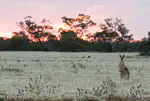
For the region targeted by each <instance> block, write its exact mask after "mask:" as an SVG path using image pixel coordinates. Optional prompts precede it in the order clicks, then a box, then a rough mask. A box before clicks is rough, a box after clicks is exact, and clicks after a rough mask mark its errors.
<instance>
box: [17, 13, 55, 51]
mask: <svg viewBox="0 0 150 101" xmlns="http://www.w3.org/2000/svg"><path fill="white" fill-rule="evenodd" d="M17 25H18V26H19V27H20V28H21V29H22V33H20V34H23V36H27V37H28V38H29V39H30V41H31V42H39V43H40V45H41V47H42V48H43V49H44V46H43V44H42V42H43V41H48V40H51V39H56V36H55V35H53V34H52V33H51V32H52V30H53V27H52V26H51V25H50V22H49V20H46V19H43V20H42V21H41V25H38V24H36V23H35V22H34V21H32V17H31V16H27V17H25V18H24V21H20V22H19V23H17Z"/></svg>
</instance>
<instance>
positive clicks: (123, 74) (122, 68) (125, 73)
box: [119, 55, 130, 80]
mask: <svg viewBox="0 0 150 101" xmlns="http://www.w3.org/2000/svg"><path fill="white" fill-rule="evenodd" d="M124 57H125V56H124V55H123V56H121V55H120V63H119V72H120V77H121V79H122V78H123V79H125V80H129V77H130V72H129V70H128V68H127V67H126V66H125V64H124Z"/></svg>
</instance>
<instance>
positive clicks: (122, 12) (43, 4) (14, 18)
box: [0, 0, 150, 39]
mask: <svg viewBox="0 0 150 101" xmlns="http://www.w3.org/2000/svg"><path fill="white" fill-rule="evenodd" d="M149 5H150V1H149V0H1V3H0V12H1V16H0V36H8V34H9V33H11V32H14V31H19V30H20V29H19V28H18V26H17V25H16V22H19V21H21V20H23V19H24V17H26V16H28V15H30V16H32V17H33V20H35V21H36V22H39V21H41V20H42V18H46V19H48V20H50V21H51V22H52V23H53V24H61V23H62V19H61V17H63V16H67V17H76V16H77V15H78V14H86V15H90V16H91V17H92V18H91V19H92V20H94V21H96V22H97V23H100V22H103V20H104V19H105V18H107V17H112V18H116V17H119V18H121V19H122V20H123V23H124V24H125V25H126V26H127V28H128V29H129V30H130V34H133V35H134V36H133V37H134V38H135V39H141V38H143V37H148V31H150V13H149V12H150V6H149Z"/></svg>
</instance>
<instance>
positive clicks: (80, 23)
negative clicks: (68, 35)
mask: <svg viewBox="0 0 150 101" xmlns="http://www.w3.org/2000/svg"><path fill="white" fill-rule="evenodd" d="M62 19H63V23H65V24H66V25H67V26H69V27H70V30H72V31H74V32H76V33H77V36H78V37H79V38H82V37H83V36H84V33H86V32H87V30H88V27H90V26H94V25H96V23H95V22H94V21H92V20H91V17H90V16H89V15H84V14H78V16H77V18H67V17H65V16H64V17H62Z"/></svg>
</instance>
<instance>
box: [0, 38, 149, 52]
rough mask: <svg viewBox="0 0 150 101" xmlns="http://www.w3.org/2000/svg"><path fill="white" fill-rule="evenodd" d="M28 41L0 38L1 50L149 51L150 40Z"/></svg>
mask: <svg viewBox="0 0 150 101" xmlns="http://www.w3.org/2000/svg"><path fill="white" fill-rule="evenodd" d="M42 44H43V46H41V44H40V42H30V41H29V40H28V39H26V38H23V37H20V36H15V37H13V38H12V39H9V40H4V39H3V38H1V39H0V46H1V47H0V50H1V51H6V50H7V51H60V52H149V51H150V41H142V42H132V43H109V42H88V41H84V40H82V39H74V40H73V39H68V40H63V41H62V40H61V41H58V40H50V41H47V42H42Z"/></svg>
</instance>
